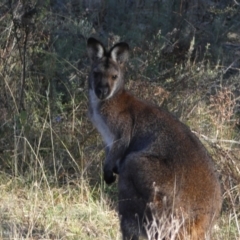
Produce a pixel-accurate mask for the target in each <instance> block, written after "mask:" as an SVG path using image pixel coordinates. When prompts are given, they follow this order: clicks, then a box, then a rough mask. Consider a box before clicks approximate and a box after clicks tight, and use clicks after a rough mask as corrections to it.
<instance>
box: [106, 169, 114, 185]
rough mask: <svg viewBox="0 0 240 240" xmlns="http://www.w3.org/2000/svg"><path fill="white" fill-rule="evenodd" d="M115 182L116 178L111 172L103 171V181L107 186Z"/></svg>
mask: <svg viewBox="0 0 240 240" xmlns="http://www.w3.org/2000/svg"><path fill="white" fill-rule="evenodd" d="M115 180H116V176H115V175H114V174H113V172H112V171H104V181H105V182H106V183H107V184H112V183H114V182H115Z"/></svg>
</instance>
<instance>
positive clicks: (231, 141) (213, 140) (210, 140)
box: [192, 131, 240, 145]
mask: <svg viewBox="0 0 240 240" xmlns="http://www.w3.org/2000/svg"><path fill="white" fill-rule="evenodd" d="M192 132H193V133H195V134H196V135H198V136H200V137H202V138H203V139H204V140H206V141H209V142H211V143H218V142H226V143H232V144H239V145H240V141H235V140H224V139H223V140H222V139H220V140H218V139H213V138H209V137H207V136H205V135H203V134H200V133H198V132H195V131H192Z"/></svg>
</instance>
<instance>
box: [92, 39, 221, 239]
mask: <svg viewBox="0 0 240 240" xmlns="http://www.w3.org/2000/svg"><path fill="white" fill-rule="evenodd" d="M88 52H89V56H90V58H91V60H92V70H91V73H90V76H89V103H90V104H89V105H90V106H89V112H90V116H91V119H92V121H93V123H94V125H95V126H96V127H97V129H98V130H99V132H100V133H101V135H102V137H103V139H104V141H105V144H106V161H105V164H104V179H105V181H106V182H107V183H109V184H110V183H112V182H113V181H114V180H115V173H118V174H119V180H118V190H119V215H120V219H121V230H122V233H123V239H124V240H125V239H126V240H127V239H138V238H139V236H140V235H141V234H142V235H145V234H146V232H145V228H144V223H145V222H146V220H148V221H150V224H151V221H152V219H153V218H152V214H153V211H152V210H153V209H152V208H150V207H149V203H153V206H154V209H155V211H154V212H155V217H157V218H158V219H159V221H160V220H161V216H162V214H163V211H164V209H165V208H166V206H164V205H167V208H168V209H170V211H171V214H172V215H173V216H175V217H179V219H181V221H184V224H183V226H182V228H181V229H180V230H179V234H178V237H177V239H187V238H186V236H187V235H188V236H189V239H191V240H200V239H204V238H205V236H206V235H208V234H209V232H210V230H211V227H212V225H213V223H214V221H215V219H216V217H217V216H218V215H219V212H220V209H221V202H222V201H221V191H220V184H219V181H218V178H217V174H216V173H215V170H214V166H213V161H212V159H211V157H210V156H209V154H208V152H207V151H206V149H205V148H204V146H203V145H202V144H201V142H200V141H199V139H198V138H197V137H196V136H195V135H194V134H193V133H192V132H191V130H190V129H189V128H188V127H187V126H186V125H184V124H183V123H181V122H180V121H179V120H177V119H176V118H175V117H174V116H173V115H171V114H170V113H168V112H167V111H165V110H163V109H162V108H160V107H158V106H155V105H153V104H150V103H146V102H144V101H141V100H139V99H137V98H136V97H134V96H133V95H131V94H130V93H129V92H128V91H126V90H125V89H124V79H123V64H124V62H125V61H126V60H127V57H128V45H127V44H126V43H119V44H116V45H115V46H113V47H112V48H111V49H110V51H107V50H106V49H105V48H104V46H103V44H102V43H100V42H99V41H97V40H96V39H93V38H90V39H89V40H88ZM160 222H161V221H160Z"/></svg>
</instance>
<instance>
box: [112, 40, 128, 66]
mask: <svg viewBox="0 0 240 240" xmlns="http://www.w3.org/2000/svg"><path fill="white" fill-rule="evenodd" d="M128 55H129V46H128V44H127V43H125V42H120V43H117V44H116V45H114V46H113V47H112V48H111V49H110V57H111V58H112V60H113V61H115V62H118V63H120V64H121V63H124V62H126V61H127V60H128Z"/></svg>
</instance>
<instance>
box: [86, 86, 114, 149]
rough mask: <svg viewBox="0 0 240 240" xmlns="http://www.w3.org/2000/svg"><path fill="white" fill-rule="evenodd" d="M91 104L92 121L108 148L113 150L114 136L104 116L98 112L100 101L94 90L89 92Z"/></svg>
mask: <svg viewBox="0 0 240 240" xmlns="http://www.w3.org/2000/svg"><path fill="white" fill-rule="evenodd" d="M89 102H90V105H91V108H92V112H91V113H90V117H91V121H92V123H93V124H94V126H95V127H96V128H97V130H98V132H99V133H100V134H101V136H102V138H103V141H104V143H105V144H106V146H107V147H109V148H111V146H112V144H113V141H114V135H113V134H112V133H111V131H110V129H109V127H108V126H107V124H106V123H105V122H104V120H103V118H102V116H101V115H100V114H99V112H98V109H97V107H98V103H99V99H98V98H97V96H96V94H95V93H94V91H93V90H90V91H89Z"/></svg>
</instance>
